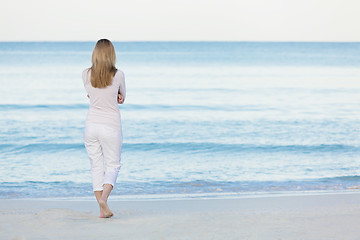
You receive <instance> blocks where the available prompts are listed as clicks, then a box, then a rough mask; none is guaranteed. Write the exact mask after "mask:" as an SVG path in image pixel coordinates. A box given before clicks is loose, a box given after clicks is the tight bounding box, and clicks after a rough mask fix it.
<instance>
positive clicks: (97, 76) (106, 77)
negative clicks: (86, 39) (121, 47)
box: [90, 39, 117, 88]
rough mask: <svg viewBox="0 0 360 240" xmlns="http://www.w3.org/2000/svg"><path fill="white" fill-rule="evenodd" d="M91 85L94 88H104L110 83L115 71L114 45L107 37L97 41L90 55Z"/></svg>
mask: <svg viewBox="0 0 360 240" xmlns="http://www.w3.org/2000/svg"><path fill="white" fill-rule="evenodd" d="M91 63H92V66H91V68H90V69H91V85H92V86H93V87H94V88H105V87H107V86H109V85H111V84H112V79H113V77H114V76H115V73H116V71H117V69H116V67H115V63H116V54H115V48H114V45H113V44H112V43H111V41H110V40H108V39H100V40H99V41H97V43H96V45H95V48H94V51H93V53H92V56H91Z"/></svg>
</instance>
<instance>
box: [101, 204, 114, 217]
mask: <svg viewBox="0 0 360 240" xmlns="http://www.w3.org/2000/svg"><path fill="white" fill-rule="evenodd" d="M99 206H100V217H101V212H102V213H103V217H104V218H111V217H112V216H114V214H113V213H112V212H111V210H110V208H109V206H108V205H107V203H106V202H104V201H103V200H99Z"/></svg>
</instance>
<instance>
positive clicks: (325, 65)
mask: <svg viewBox="0 0 360 240" xmlns="http://www.w3.org/2000/svg"><path fill="white" fill-rule="evenodd" d="M94 44H95V43H94V42H0V84H1V87H0V198H15V199H16V198H74V197H76V198H87V197H93V193H92V187H91V177H90V163H89V160H88V157H87V154H86V150H85V147H84V145H83V128H84V122H85V118H86V114H87V110H88V99H87V97H86V92H85V90H84V87H83V85H82V79H81V72H82V71H83V70H84V69H85V68H87V67H90V65H91V62H90V59H91V53H92V50H93V47H94ZM114 46H115V49H116V52H117V67H118V68H120V69H121V70H123V71H124V73H125V78H126V87H127V98H126V101H125V104H124V105H120V106H119V108H120V112H121V117H122V127H123V137H124V143H123V152H122V160H121V162H122V168H121V170H120V173H119V177H118V181H117V185H116V186H115V189H114V191H113V193H112V196H111V197H112V198H119V199H122V198H133V199H148V198H166V199H168V198H199V197H200V198H204V197H229V196H230V197H234V196H238V197H241V196H249V195H251V196H254V195H259V194H261V195H263V194H298V193H299V194H303V193H313V192H344V191H345V192H347V191H359V189H360V111H359V110H360V109H359V107H360V43H321V42H319V43H311V42H308V43H304V42H115V43H114Z"/></svg>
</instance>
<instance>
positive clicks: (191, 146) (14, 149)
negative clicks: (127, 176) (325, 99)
mask: <svg viewBox="0 0 360 240" xmlns="http://www.w3.org/2000/svg"><path fill="white" fill-rule="evenodd" d="M84 148H85V147H84V144H83V143H30V144H0V150H1V152H3V153H4V152H7V153H30V152H49V153H51V152H63V151H78V150H83V149H84ZM151 151H152V152H160V153H179V152H181V153H191V154H193V153H219V152H220V153H221V152H222V153H264V152H266V153H271V152H272V153H276V152H288V153H291V152H292V153H299V154H311V153H317V152H321V153H324V152H331V153H353V152H356V153H358V152H360V148H359V147H358V146H352V145H343V144H318V145H255V144H225V143H210V142H200V143H197V142H185V143H184V142H183V143H124V144H123V152H151Z"/></svg>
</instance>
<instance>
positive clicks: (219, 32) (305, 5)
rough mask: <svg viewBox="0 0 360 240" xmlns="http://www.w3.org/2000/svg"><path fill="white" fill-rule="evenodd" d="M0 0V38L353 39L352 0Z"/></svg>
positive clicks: (355, 4)
mask: <svg viewBox="0 0 360 240" xmlns="http://www.w3.org/2000/svg"><path fill="white" fill-rule="evenodd" d="M0 1H2V2H1V7H0V41H96V40H98V39H99V38H109V39H110V40H112V41H335V42H337V41H353V42H356V41H360V1H359V0H117V1H115V0H103V1H99V0H97V1H94V0H57V1H53V0H11V1H5V0H0Z"/></svg>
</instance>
